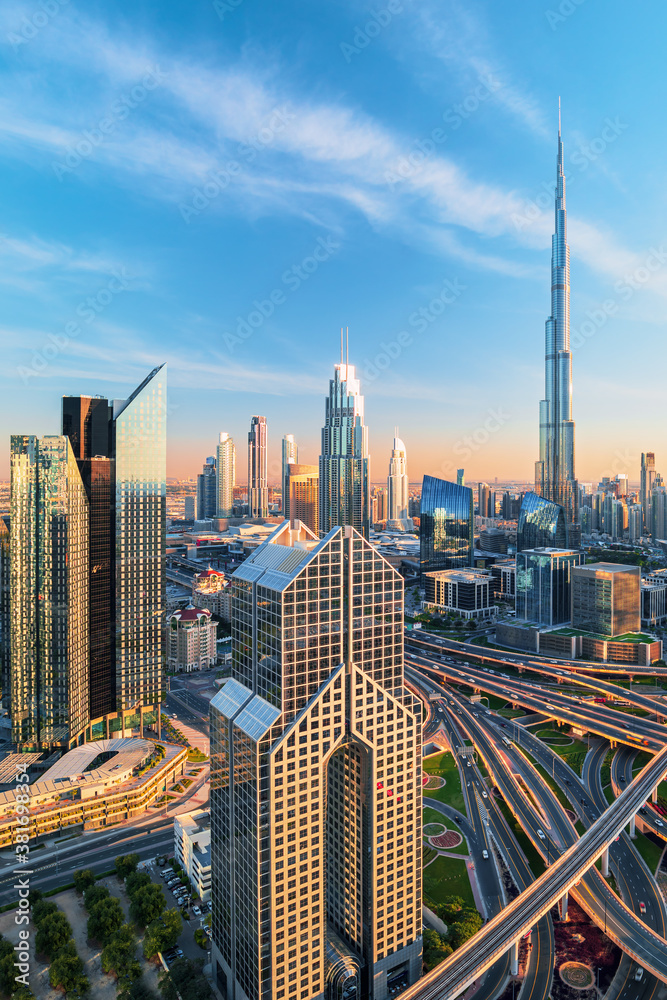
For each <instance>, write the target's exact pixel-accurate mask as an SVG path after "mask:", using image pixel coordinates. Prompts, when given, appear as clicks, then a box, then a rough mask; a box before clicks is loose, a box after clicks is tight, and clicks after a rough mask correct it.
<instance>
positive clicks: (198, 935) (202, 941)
mask: <svg viewBox="0 0 667 1000" xmlns="http://www.w3.org/2000/svg"><path fill="white" fill-rule="evenodd" d="M195 944H198V945H199V947H200V948H204V949H206V946H207V944H208V935H207V933H206V931H203V930H202V929H201V927H198V928H197V930H196V931H195Z"/></svg>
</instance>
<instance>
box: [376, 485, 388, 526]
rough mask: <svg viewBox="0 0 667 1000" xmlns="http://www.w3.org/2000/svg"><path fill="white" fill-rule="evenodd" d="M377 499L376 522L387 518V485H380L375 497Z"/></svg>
mask: <svg viewBox="0 0 667 1000" xmlns="http://www.w3.org/2000/svg"><path fill="white" fill-rule="evenodd" d="M373 499H374V501H375V523H376V524H379V523H380V522H381V521H386V520H387V510H388V507H387V489H386V487H385V486H378V487H377V488H376V490H375V495H374V497H373Z"/></svg>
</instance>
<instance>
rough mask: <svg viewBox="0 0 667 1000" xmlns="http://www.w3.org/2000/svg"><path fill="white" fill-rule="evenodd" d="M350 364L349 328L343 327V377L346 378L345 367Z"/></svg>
mask: <svg viewBox="0 0 667 1000" xmlns="http://www.w3.org/2000/svg"><path fill="white" fill-rule="evenodd" d="M349 364H350V328H349V326H346V327H345V378H347V368H348V366H349Z"/></svg>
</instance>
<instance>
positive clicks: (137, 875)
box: [125, 872, 151, 899]
mask: <svg viewBox="0 0 667 1000" xmlns="http://www.w3.org/2000/svg"><path fill="white" fill-rule="evenodd" d="M150 884H151V877H150V875H149V874H148V873H147V872H132V874H131V875H128V876H127V878H126V879H125V889H126V891H127V894H128V896H129V897H130V899H134V897H135V895H136V894H137V893H138V892H140V891H141V889H143V887H144V886H145V885H150Z"/></svg>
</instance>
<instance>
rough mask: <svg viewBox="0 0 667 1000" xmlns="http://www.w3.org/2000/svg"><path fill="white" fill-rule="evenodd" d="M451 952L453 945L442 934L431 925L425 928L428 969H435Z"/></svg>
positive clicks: (425, 955) (425, 960)
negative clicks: (431, 927)
mask: <svg viewBox="0 0 667 1000" xmlns="http://www.w3.org/2000/svg"><path fill="white" fill-rule="evenodd" d="M451 953H452V947H451V945H449V944H447V941H446V939H445V938H444V937H443V936H442V935H441V934H438V932H437V931H433V930H431V929H430V928H429V927H425V928H424V965H425V966H426V968H427V969H429V970H430V969H434V968H435V967H436V965H439V964H440V962H442V961H443V960H444V959H445V958H447V956H448V955H451Z"/></svg>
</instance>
